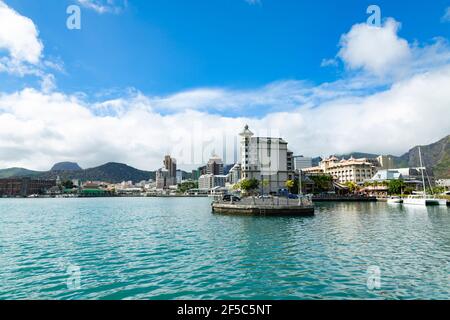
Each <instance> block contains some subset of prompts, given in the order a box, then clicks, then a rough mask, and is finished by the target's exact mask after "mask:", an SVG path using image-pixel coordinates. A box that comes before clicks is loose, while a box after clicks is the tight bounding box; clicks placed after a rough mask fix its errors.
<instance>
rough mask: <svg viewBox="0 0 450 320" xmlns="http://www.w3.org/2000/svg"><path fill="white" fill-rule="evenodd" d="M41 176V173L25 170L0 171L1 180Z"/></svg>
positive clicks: (10, 169) (9, 169)
mask: <svg viewBox="0 0 450 320" xmlns="http://www.w3.org/2000/svg"><path fill="white" fill-rule="evenodd" d="M39 174H41V172H39V171H32V170H28V169H24V168H8V169H1V170H0V179H5V178H13V177H34V176H38V175H39Z"/></svg>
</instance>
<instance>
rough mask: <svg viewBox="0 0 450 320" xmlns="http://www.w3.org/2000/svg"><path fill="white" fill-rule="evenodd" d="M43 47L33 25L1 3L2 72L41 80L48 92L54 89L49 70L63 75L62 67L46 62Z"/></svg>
mask: <svg viewBox="0 0 450 320" xmlns="http://www.w3.org/2000/svg"><path fill="white" fill-rule="evenodd" d="M43 51H44V45H43V43H42V41H41V39H40V38H39V31H38V28H37V27H36V25H35V24H34V22H33V21H32V20H31V19H29V18H27V17H25V16H22V15H20V14H19V13H18V12H16V11H15V10H13V9H12V8H10V7H8V6H7V5H6V4H5V3H4V2H3V1H2V0H0V72H6V73H8V74H10V75H15V76H19V77H23V76H26V75H32V76H35V77H38V78H40V81H41V84H42V88H43V89H44V90H45V91H48V90H52V89H54V88H55V77H54V75H52V74H49V73H47V72H46V71H45V70H46V68H51V69H54V70H58V71H62V70H63V67H62V63H61V62H58V61H56V62H55V61H50V60H43Z"/></svg>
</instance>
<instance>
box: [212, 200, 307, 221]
mask: <svg viewBox="0 0 450 320" xmlns="http://www.w3.org/2000/svg"><path fill="white" fill-rule="evenodd" d="M283 200H284V199H283ZM211 206H212V211H213V213H216V214H225V215H248V216H280V217H281V216H297V217H302V216H313V215H314V205H313V204H312V203H311V202H310V201H304V202H303V203H302V204H300V203H299V201H298V200H295V201H294V200H289V201H287V200H284V201H277V202H275V201H261V200H260V199H257V200H256V199H245V200H243V201H240V202H235V203H230V202H223V201H214V202H213V203H212V205H211Z"/></svg>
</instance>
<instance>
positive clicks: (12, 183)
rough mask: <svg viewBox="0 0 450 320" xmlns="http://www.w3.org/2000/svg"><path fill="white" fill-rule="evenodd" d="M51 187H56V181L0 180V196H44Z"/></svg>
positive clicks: (29, 179)
mask: <svg viewBox="0 0 450 320" xmlns="http://www.w3.org/2000/svg"><path fill="white" fill-rule="evenodd" d="M52 187H56V180H41V179H31V178H18V179H15V178H10V179H0V196H4V197H27V196H30V195H38V194H44V193H46V192H47V190H49V189H51V188H52Z"/></svg>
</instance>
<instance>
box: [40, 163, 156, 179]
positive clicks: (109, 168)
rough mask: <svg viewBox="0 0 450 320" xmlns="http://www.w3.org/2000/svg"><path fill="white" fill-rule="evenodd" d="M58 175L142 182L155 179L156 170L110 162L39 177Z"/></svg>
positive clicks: (44, 174)
mask: <svg viewBox="0 0 450 320" xmlns="http://www.w3.org/2000/svg"><path fill="white" fill-rule="evenodd" d="M58 176H59V177H60V179H61V180H71V179H79V180H83V181H87V180H90V181H105V182H111V183H119V182H122V181H133V182H140V181H142V180H149V179H155V172H150V171H142V170H138V169H136V168H133V167H130V166H128V165H126V164H122V163H115V162H110V163H107V164H104V165H102V166H99V167H95V168H89V169H86V170H65V171H47V172H44V173H42V174H40V175H39V178H42V179H56V178H57V177H58Z"/></svg>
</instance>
